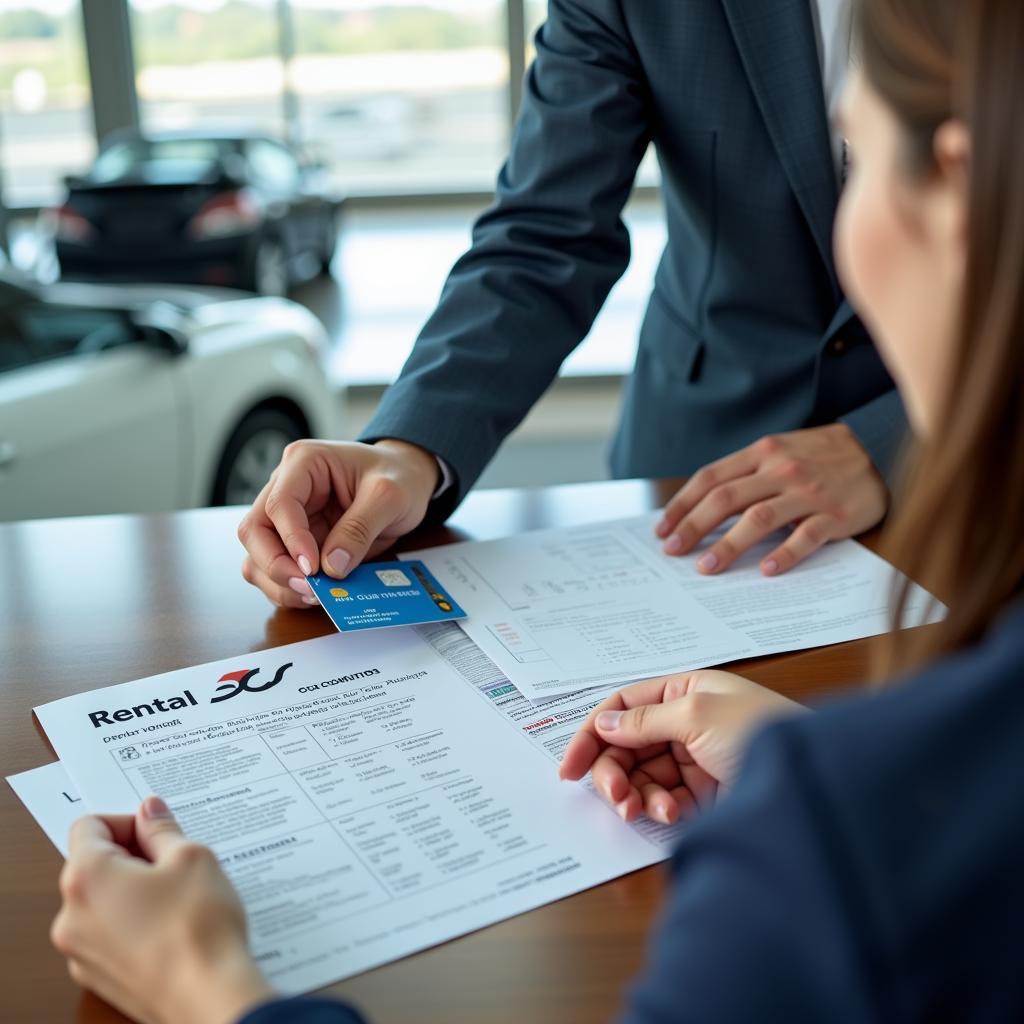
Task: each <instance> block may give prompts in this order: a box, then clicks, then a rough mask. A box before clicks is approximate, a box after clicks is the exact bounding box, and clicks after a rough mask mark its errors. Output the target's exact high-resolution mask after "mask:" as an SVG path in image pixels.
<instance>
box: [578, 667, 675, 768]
mask: <svg viewBox="0 0 1024 1024" xmlns="http://www.w3.org/2000/svg"><path fill="white" fill-rule="evenodd" d="M674 678H675V677H673V676H661V677H659V678H657V679H645V680H644V681H643V682H640V683H634V684H633V685H632V686H627V687H626V688H625V689H624V690H619V692H618V693H613V694H612V695H611V696H610V697H608V698H606V699H605V700H603V701H601V703H600V704H598V705H597V706H596V707H595V708H594V709H593V710H592V711H591V712H590V714H589V715H587V718H586V721H584V723H583V724H582V725H581V726H580V728H579V730H578V731H577V733H576V735H575V736H574V737H573V738H572V740H571V741H570V742H569V746H568V747H566V748H565V753H564V754H563V755H562V764H561V766H560V768H559V771H558V774H559V776H560V777H561V778H563V779H570V780H572V781H574V782H576V781H579V780H580V779H582V778H583V776H584V775H586V774H587V772H589V771H590V769H591V767H592V766H593V764H594V761H595V760H596V759H597V756H598V755H599V754H600V753H601V751H602V750H604V748H605V746H607V744H606V743H605V742H604V740H602V739H601V737H600V735H599V734H598V731H597V727H596V722H597V716H598V715H600V714H601V713H603V712H605V711H623V710H625V709H627V708H633V707H637V706H638V705H643V704H652V703H656V702H659V701H661V700H662V699H663V698H664V695H665V687H666V686H668V685H669V684H670V683H671V681H672V680H673V679H674Z"/></svg>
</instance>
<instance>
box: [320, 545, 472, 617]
mask: <svg viewBox="0 0 1024 1024" xmlns="http://www.w3.org/2000/svg"><path fill="white" fill-rule="evenodd" d="M306 579H307V580H309V585H310V586H311V587H312V588H313V593H314V594H315V595H316V597H317V600H318V601H319V602H320V604H322V605H323V607H324V611H326V612H327V614H328V615H329V616H330V617H331V621H332V622H333V623H334V624H335V626H337V627H338V629H339V630H340V631H341V632H342V633H349V632H351V631H352V630H356V629H381V628H383V627H384V626H418V625H421V624H422V623H424V622H448V621H449V620H454V619H464V618H465V617H466V613H465V612H464V611H463V610H462V609H461V608H460V607H459V606H458V605H457V604H456V603H455V601H454V600H453V599H452V597H451V595H450V594H449V593H448V592H447V591H446V590H445V589H444V588H443V587H442V586H441V584H440V583H438V582H437V580H436V579H434V576H433V574H432V573H431V572H430V570H429V569H428V568H427V567H426V566H425V565H424V564H423V563H422V562H370V563H368V564H366V565H360V566H357V567H356V568H355V569H353V570H352V572H350V573H349V574H348V575H347V576H346V577H345V578H344V579H343V580H336V579H334V577H332V576H328V575H326V573H322V572H318V573H316V575H314V576H307V577H306Z"/></svg>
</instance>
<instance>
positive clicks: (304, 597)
mask: <svg viewBox="0 0 1024 1024" xmlns="http://www.w3.org/2000/svg"><path fill="white" fill-rule="evenodd" d="M302 603H303V604H309V605H315V604H319V603H320V602H319V601H318V600H317V599H316V598H315V597H311V596H310V595H308V594H303V595H302Z"/></svg>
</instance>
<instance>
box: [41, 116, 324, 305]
mask: <svg viewBox="0 0 1024 1024" xmlns="http://www.w3.org/2000/svg"><path fill="white" fill-rule="evenodd" d="M322 177H323V168H322V166H321V165H318V164H315V163H312V162H309V161H306V160H304V159H303V158H302V157H301V156H299V155H298V154H297V153H296V152H295V151H294V150H293V149H291V148H289V147H288V146H286V145H285V144H284V143H282V142H280V141H278V140H276V139H274V138H271V137H269V136H263V135H235V136H228V135H199V134H178V133H175V134H159V135H155V134H151V135H146V136H142V135H138V134H135V133H132V134H121V133H118V134H115V135H113V136H111V137H110V138H109V139H108V140H107V141H106V143H105V145H104V147H103V149H102V150H101V152H100V154H99V156H97V158H96V161H95V163H94V164H93V166H92V167H91V168H90V169H89V171H88V172H87V173H86V174H84V175H81V176H80V177H76V178H68V179H67V186H68V197H67V201H66V202H65V203H64V205H63V206H61V207H59V208H58V209H55V210H52V211H50V213H49V218H50V221H51V224H52V230H53V235H54V239H55V243H56V251H57V260H58V262H59V264H60V269H61V275H62V276H63V277H65V278H75V279H102V280H103V281H161V282H165V281H173V282H186V283H194V284H205V285H218V286H225V287H234V288H245V289H247V290H249V291H255V292H259V293H260V294H263V295H282V294H284V293H285V292H286V291H287V289H288V286H289V285H290V284H292V283H293V282H295V281H297V280H301V279H304V278H308V277H312V276H314V275H316V274H317V273H320V272H322V271H326V270H327V268H328V266H329V265H330V262H331V257H332V256H333V255H334V249H335V245H336V241H337V212H338V208H339V202H338V200H337V199H336V198H334V197H332V196H331V195H329V194H328V193H327V192H326V191H325V189H324V187H323V185H322V182H321V179H322Z"/></svg>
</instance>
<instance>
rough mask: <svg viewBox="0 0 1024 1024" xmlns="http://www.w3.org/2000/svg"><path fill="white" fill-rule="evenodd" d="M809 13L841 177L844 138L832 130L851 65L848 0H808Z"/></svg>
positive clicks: (850, 9)
mask: <svg viewBox="0 0 1024 1024" xmlns="http://www.w3.org/2000/svg"><path fill="white" fill-rule="evenodd" d="M811 14H812V15H813V16H814V29H815V33H816V35H817V37H818V58H819V60H820V62H821V80H822V83H823V84H824V87H825V109H826V110H827V111H828V118H829V123H830V124H831V125H832V151H833V153H834V154H835V161H836V168H837V171H838V174H839V176H840V178H842V177H843V175H844V173H845V167H844V165H845V162H846V161H845V157H844V143H843V138H842V136H841V135H840V134H839V132H837V131H836V129H835V123H836V111H837V110H838V108H839V100H840V98H841V97H842V94H843V86H844V85H845V83H846V73H847V70H848V68H849V66H850V33H851V30H852V21H853V9H852V6H851V0H811Z"/></svg>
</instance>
